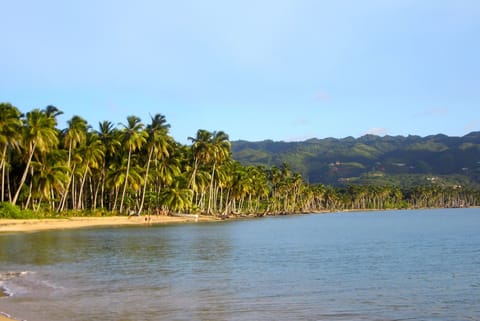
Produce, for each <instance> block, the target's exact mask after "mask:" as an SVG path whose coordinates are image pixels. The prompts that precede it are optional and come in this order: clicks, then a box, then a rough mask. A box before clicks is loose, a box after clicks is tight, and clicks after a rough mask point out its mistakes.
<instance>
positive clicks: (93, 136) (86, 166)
mask: <svg viewBox="0 0 480 321" xmlns="http://www.w3.org/2000/svg"><path fill="white" fill-rule="evenodd" d="M80 152H81V153H82V155H83V164H82V165H83V166H82V167H83V168H82V169H83V175H82V178H81V181H80V192H79V195H78V200H79V201H78V203H77V209H80V207H81V206H82V196H83V189H84V186H85V181H86V178H87V174H91V170H92V169H94V168H98V167H99V166H100V163H101V161H102V160H103V158H104V148H103V145H102V142H101V141H100V139H99V137H98V135H97V133H95V132H92V133H88V134H87V142H86V144H85V145H84V146H83V147H81V148H80Z"/></svg>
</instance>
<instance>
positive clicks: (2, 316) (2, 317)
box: [0, 314, 14, 321]
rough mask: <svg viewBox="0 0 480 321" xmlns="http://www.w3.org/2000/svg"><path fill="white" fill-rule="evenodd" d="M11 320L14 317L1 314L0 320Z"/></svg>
mask: <svg viewBox="0 0 480 321" xmlns="http://www.w3.org/2000/svg"><path fill="white" fill-rule="evenodd" d="M11 320H14V319H10V318H7V317H6V316H4V315H1V314H0V321H11Z"/></svg>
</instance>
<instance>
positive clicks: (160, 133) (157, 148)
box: [138, 114, 170, 215]
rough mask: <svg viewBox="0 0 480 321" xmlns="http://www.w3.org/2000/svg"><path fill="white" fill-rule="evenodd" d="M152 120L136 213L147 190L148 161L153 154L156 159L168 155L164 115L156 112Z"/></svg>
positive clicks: (141, 207) (168, 126) (166, 128)
mask: <svg viewBox="0 0 480 321" xmlns="http://www.w3.org/2000/svg"><path fill="white" fill-rule="evenodd" d="M151 119H152V122H151V123H150V124H149V125H148V126H147V134H148V138H147V147H148V159H147V166H146V170H145V178H144V185H143V192H142V199H141V201H140V207H139V209H138V214H139V215H140V214H141V213H142V210H143V203H144V202H145V193H146V191H147V183H148V174H149V170H150V163H151V161H152V157H153V155H154V154H155V156H156V158H157V159H162V158H166V157H168V156H169V139H168V135H167V134H168V129H169V128H170V125H169V124H167V120H166V118H165V116H163V115H162V114H156V115H155V116H153V117H151Z"/></svg>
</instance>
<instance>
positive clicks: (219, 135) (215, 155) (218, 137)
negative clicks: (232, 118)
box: [207, 131, 230, 214]
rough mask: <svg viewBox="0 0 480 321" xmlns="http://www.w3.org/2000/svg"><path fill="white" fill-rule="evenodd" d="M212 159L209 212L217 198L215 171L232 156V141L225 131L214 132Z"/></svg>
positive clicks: (211, 144) (211, 150) (211, 148)
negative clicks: (215, 194)
mask: <svg viewBox="0 0 480 321" xmlns="http://www.w3.org/2000/svg"><path fill="white" fill-rule="evenodd" d="M209 145H210V148H209V150H210V153H211V156H210V160H211V162H212V172H211V178H210V191H209V198H208V208H207V213H209V214H210V213H211V211H212V204H216V203H217V200H216V199H214V193H213V186H214V182H215V172H216V169H217V166H218V165H221V164H222V163H223V162H225V161H226V160H227V159H229V158H230V141H229V138H228V135H227V134H226V133H225V132H223V131H219V132H216V131H215V132H213V133H212V137H211V141H210V144H209Z"/></svg>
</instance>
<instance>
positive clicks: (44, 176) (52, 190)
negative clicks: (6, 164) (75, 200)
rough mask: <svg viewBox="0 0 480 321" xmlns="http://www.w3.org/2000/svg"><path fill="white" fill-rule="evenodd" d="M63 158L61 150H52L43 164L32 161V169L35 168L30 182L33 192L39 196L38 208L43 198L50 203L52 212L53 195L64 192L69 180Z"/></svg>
mask: <svg viewBox="0 0 480 321" xmlns="http://www.w3.org/2000/svg"><path fill="white" fill-rule="evenodd" d="M65 158H66V155H65V152H64V151H63V150H53V151H52V152H50V153H48V155H47V156H46V157H45V161H44V162H43V163H41V162H33V161H32V167H37V169H36V170H35V175H33V177H32V180H33V185H34V186H35V190H36V191H37V193H38V194H39V196H40V200H39V201H38V207H39V206H40V205H41V199H42V198H45V199H46V200H48V201H50V208H51V209H52V210H54V209H55V204H54V201H55V198H56V197H55V195H60V193H63V192H64V191H65V189H66V185H67V183H68V180H69V175H68V168H67V167H66V166H65ZM38 207H37V209H38Z"/></svg>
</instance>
